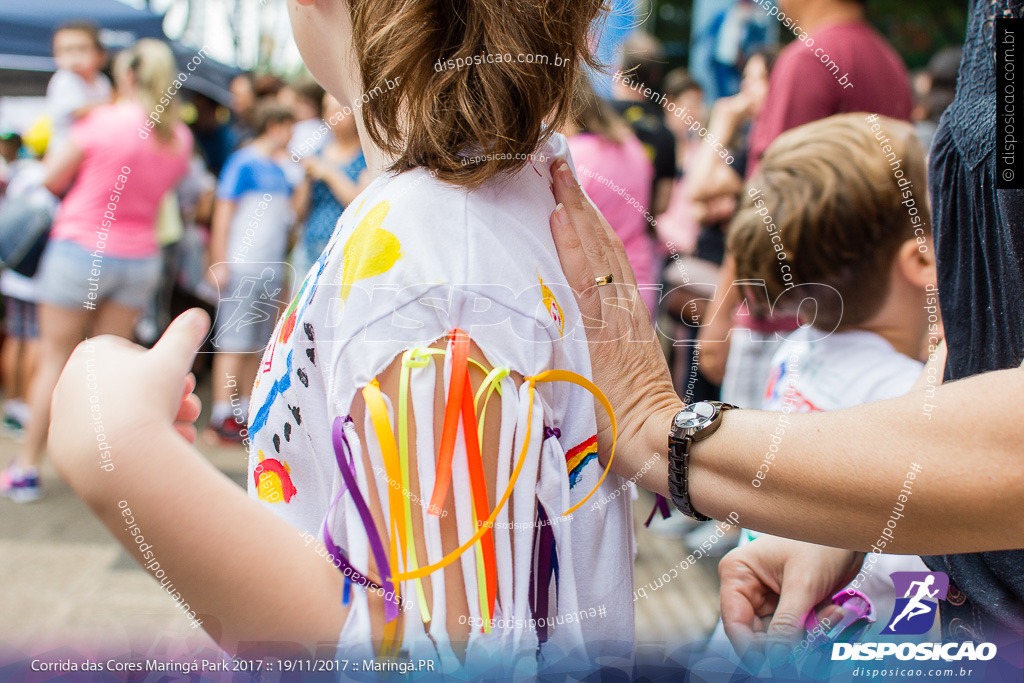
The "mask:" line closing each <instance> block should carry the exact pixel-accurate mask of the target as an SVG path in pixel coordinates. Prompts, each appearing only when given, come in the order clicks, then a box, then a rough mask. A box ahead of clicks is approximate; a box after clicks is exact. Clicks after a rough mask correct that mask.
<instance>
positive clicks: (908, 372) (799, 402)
mask: <svg viewBox="0 0 1024 683" xmlns="http://www.w3.org/2000/svg"><path fill="white" fill-rule="evenodd" d="M923 368H924V365H923V364H922V363H920V362H919V361H916V360H914V359H912V358H908V357H907V356H904V355H903V354H902V353H900V352H899V351H897V350H896V349H894V348H893V346H892V344H890V343H889V342H888V341H886V340H885V339H884V338H883V337H881V336H879V335H877V334H875V333H874V332H867V331H865V330H850V331H847V332H833V333H832V334H826V333H825V332H821V331H819V330H815V329H814V328H812V327H807V326H805V327H800V328H798V329H797V330H795V331H793V332H792V333H790V334H789V335H788V336H787V337H786V339H785V340H784V341H783V342H782V344H781V345H780V346H779V348H778V349H776V350H775V355H773V356H772V362H771V373H770V374H769V376H768V385H767V387H766V388H765V392H764V401H763V402H762V403H761V408H762V410H782V409H783V407H784V406H785V405H786V402H787V396H786V394H787V392H788V391H789V389H790V387H792V398H790V399H789V405H790V411H792V412H798V413H810V412H815V411H819V410H840V409H842V408H849V407H851V406H858V405H860V404H862V403H869V402H871V401H882V400H885V399H887V398H895V397H896V396H902V395H903V394H905V393H907V392H908V391H910V388H911V387H912V386H914V382H916V381H917V378H918V377H920V375H921V371H922V369H923Z"/></svg>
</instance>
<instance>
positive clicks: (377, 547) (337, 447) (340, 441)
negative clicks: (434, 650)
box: [324, 415, 398, 622]
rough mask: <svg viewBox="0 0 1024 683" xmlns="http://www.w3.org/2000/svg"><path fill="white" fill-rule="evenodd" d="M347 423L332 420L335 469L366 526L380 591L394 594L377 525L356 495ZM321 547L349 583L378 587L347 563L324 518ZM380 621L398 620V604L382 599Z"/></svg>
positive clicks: (328, 512) (336, 501)
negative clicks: (337, 563)
mask: <svg viewBox="0 0 1024 683" xmlns="http://www.w3.org/2000/svg"><path fill="white" fill-rule="evenodd" d="M351 421H352V418H351V417H348V416H347V415H346V416H345V417H343V418H342V417H336V418H334V424H333V425H332V428H331V438H332V440H333V442H334V457H335V458H336V459H337V461H338V469H340V470H341V477H342V479H343V480H344V487H345V489H347V490H348V491H349V493H351V494H352V502H353V503H355V506H356V510H358V511H359V517H360V518H361V519H362V520H363V526H364V527H366V536H367V539H368V540H369V542H370V550H371V551H372V552H373V558H374V560H376V562H377V568H378V569H379V570H380V574H381V582H382V583H383V584H384V585H383V589H384V592H385V593H392V594H394V584H393V583H392V581H391V567H390V565H389V564H388V558H387V555H386V554H385V553H384V545H383V544H382V543H381V541H380V536H378V535H377V526H376V525H375V524H374V523H373V516H372V515H371V514H370V509H369V508H368V507H367V505H366V501H365V500H363V496H362V494H361V493H360V492H359V484H358V482H356V476H355V463H354V462H353V461H352V448H351V446H349V443H348V438H347V437H346V436H345V429H344V425H345V422H351ZM342 493H344V489H343V490H342V491H339V492H338V495H337V497H336V498H335V499H334V504H335V505H336V504H337V503H338V501H339V500H340V499H341V495H342ZM332 507H333V505H332ZM327 514H328V516H330V510H328V511H327ZM324 545H326V546H327V550H328V552H330V553H331V554H332V555H334V556H335V557H338V558H341V564H342V572H344V569H345V567H348V568H349V571H350V572H351V574H352V580H353V581H355V582H356V583H358V584H360V585H362V586H366V587H367V588H373V589H374V590H376V589H378V588H381V586H378V585H377V584H376V583H374V582H373V581H371V580H370V579H369V578H368V577H366V576H364V575H363V574H361V573H359V572H358V571H356V569H355V567H353V566H352V565H351V564H350V563H349V561H348V558H347V557H345V553H344V552H343V551H342V550H341V548H339V547H338V546H337V545H336V544H335V543H334V539H333V538H331V534H330V532H329V531H328V530H327V520H326V519H325V520H324ZM384 618H385V619H386V620H387V621H389V622H390V621H392V620H394V619H397V618H398V603H397V601H396V600H394V599H392V600H388V599H387V598H385V599H384Z"/></svg>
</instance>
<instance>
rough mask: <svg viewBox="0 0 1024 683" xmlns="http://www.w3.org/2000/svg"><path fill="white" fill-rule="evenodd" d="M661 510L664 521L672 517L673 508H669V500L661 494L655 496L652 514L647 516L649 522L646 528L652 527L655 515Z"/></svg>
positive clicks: (646, 523) (645, 524)
mask: <svg viewBox="0 0 1024 683" xmlns="http://www.w3.org/2000/svg"><path fill="white" fill-rule="evenodd" d="M659 510H661V517H662V519H668V518H669V517H671V516H672V508H670V507H669V506H668V498H666V497H665V496H662V495H659V494H654V507H652V508H651V514H649V515H647V521H646V522H644V526H645V527H648V526H650V525H651V522H653V521H654V513H655V512H658V511H659Z"/></svg>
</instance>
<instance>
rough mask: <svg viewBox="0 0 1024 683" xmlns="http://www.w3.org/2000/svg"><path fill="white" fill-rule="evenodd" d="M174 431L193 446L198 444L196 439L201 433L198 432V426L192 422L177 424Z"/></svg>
mask: <svg viewBox="0 0 1024 683" xmlns="http://www.w3.org/2000/svg"><path fill="white" fill-rule="evenodd" d="M174 431H176V432H178V433H179V434H181V437H182V438H183V439H185V441H188V442H189V443H193V444H194V443H195V442H196V437H197V436H198V434H199V432H198V431H196V426H195V425H194V424H192V423H191V422H175V423H174Z"/></svg>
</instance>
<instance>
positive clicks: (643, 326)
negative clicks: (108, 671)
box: [551, 161, 681, 473]
mask: <svg viewBox="0 0 1024 683" xmlns="http://www.w3.org/2000/svg"><path fill="white" fill-rule="evenodd" d="M552 174H553V176H554V178H555V183H554V191H555V199H556V200H557V201H558V202H560V205H561V206H560V208H559V207H556V209H555V211H554V212H552V214H551V232H552V235H553V236H554V240H555V248H556V249H557V251H558V258H559V260H560V261H561V263H562V270H563V271H565V276H566V278H567V280H568V282H569V286H570V287H572V289H573V293H574V294H575V296H576V302H577V304H578V305H579V308H580V312H581V313H582V316H583V320H582V323H583V325H584V327H585V329H579V328H577V329H576V331H575V332H574V333H575V334H583V333H585V334H586V339H587V342H588V344H589V347H590V366H591V371H592V373H593V378H594V383H595V384H597V386H598V387H599V388H600V389H601V390H602V391H603V392H605V395H606V396H607V397H608V400H609V401H610V402H611V404H612V407H613V408H614V410H615V417H616V420H617V421H618V427H619V443H620V444H623V445H625V444H630V443H633V442H634V439H635V437H637V435H638V434H639V433H640V432H641V430H642V427H643V424H644V422H645V421H646V420H647V419H648V418H650V417H651V416H653V415H655V414H656V413H659V412H666V411H673V412H675V411H678V410H679V409H680V407H681V402H680V400H679V397H678V396H677V395H676V393H675V391H674V390H673V388H672V378H671V377H670V375H669V371H668V364H667V363H666V362H665V356H664V354H663V353H662V351H661V346H660V344H659V343H658V340H657V337H656V336H655V333H654V328H653V327H652V326H651V314H650V312H649V311H648V310H647V306H646V305H645V304H644V302H643V300H642V299H641V298H640V295H639V292H638V291H637V286H636V277H635V276H634V275H633V269H632V268H630V266H629V261H628V259H627V258H626V250H625V248H624V247H623V246H622V241H621V240H620V239H619V238H618V236H616V234H615V233H614V232H613V231H612V229H611V227H610V226H609V225H608V222H607V221H605V220H604V217H603V216H601V213H600V212H599V211H598V210H597V209H596V208H594V206H593V205H592V204H591V203H590V200H589V199H587V197H586V195H584V194H583V190H582V189H581V188H580V186H579V183H577V182H576V179H575V177H574V176H573V175H572V171H571V170H570V169H569V165H568V164H567V163H565V162H562V161H559V162H556V163H555V165H554V166H553V167H552ZM609 274H610V275H611V276H612V278H613V284H609V285H600V286H598V285H597V284H596V283H595V279H596V278H597V277H600V276H605V275H609ZM597 416H598V434H597V436H598V451H597V452H598V454H599V456H600V457H601V459H602V460H604V458H605V457H607V454H608V452H609V450H610V448H611V441H612V439H611V437H612V434H611V423H610V421H609V420H608V419H607V417H606V416H605V413H604V410H603V409H602V408H600V407H598V408H597ZM665 424H667V422H666V423H665ZM664 434H665V437H666V439H667V436H668V432H667V431H664ZM637 443H639V442H637ZM623 455H624V456H626V459H625V460H626V462H624V463H623V464H622V465H620V466H619V467H615V470H616V471H618V472H620V473H621V472H629V471H633V472H635V471H636V469H632V470H631V469H630V467H629V466H630V465H635V466H637V467H639V466H640V465H642V464H643V462H644V460H646V459H647V458H650V457H651V453H636V454H635V455H634V457H630V456H629V454H628V453H627V452H624V453H623ZM616 460H618V458H616ZM630 461H631V462H630Z"/></svg>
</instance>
